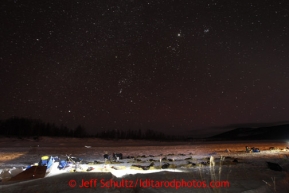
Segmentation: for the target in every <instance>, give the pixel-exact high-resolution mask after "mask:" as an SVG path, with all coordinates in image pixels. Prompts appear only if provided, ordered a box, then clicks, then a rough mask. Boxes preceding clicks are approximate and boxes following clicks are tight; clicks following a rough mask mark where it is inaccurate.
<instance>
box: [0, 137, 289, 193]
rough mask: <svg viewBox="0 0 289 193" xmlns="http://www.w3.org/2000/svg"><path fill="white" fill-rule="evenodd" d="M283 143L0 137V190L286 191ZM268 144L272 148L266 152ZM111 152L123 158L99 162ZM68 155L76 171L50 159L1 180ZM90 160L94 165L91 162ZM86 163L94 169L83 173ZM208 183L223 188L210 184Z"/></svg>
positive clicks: (288, 156) (287, 158)
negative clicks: (26, 175)
mask: <svg viewBox="0 0 289 193" xmlns="http://www.w3.org/2000/svg"><path fill="white" fill-rule="evenodd" d="M245 146H249V147H258V148H259V149H260V150H261V152H260V153H246V152H245ZM287 146H289V145H288V143H287V142H286V141H254V142H253V141H245V142H157V141H136V140H100V139H76V138H73V139H71V138H48V137H45V138H41V139H40V140H39V141H35V140H31V139H14V138H0V173H1V175H0V176H1V178H2V182H1V183H0V192H1V193H2V192H27V193H28V192H29V193H30V192H207V193H211V192H212V193H213V192H214V193H215V192H217V193H220V192H246V193H247V192H289V175H288V174H289V173H288V171H289V151H287V149H286V147H287ZM270 147H275V149H276V150H269V148H270ZM113 152H116V153H122V154H123V158H124V159H123V160H119V162H111V163H109V162H104V158H103V155H104V154H105V153H108V154H110V155H112V153H113ZM67 154H71V155H72V156H75V157H80V158H83V159H84V161H83V162H82V163H83V164H81V165H80V166H81V168H79V169H77V170H76V172H73V171H74V167H73V166H71V167H68V168H66V169H64V170H59V169H57V166H58V163H57V162H55V163H54V165H53V166H52V168H51V170H50V172H49V173H48V174H47V175H46V177H45V178H43V179H34V180H29V181H22V182H9V181H7V180H6V178H7V179H8V178H9V177H11V176H15V175H16V174H17V173H19V172H21V171H22V167H26V166H28V165H30V164H33V163H37V162H38V161H39V160H40V157H41V156H43V155H51V156H58V157H59V158H61V159H65V156H66V155H67ZM128 156H134V157H135V159H133V158H127V157H128ZM211 156H213V157H214V162H215V165H214V166H213V165H212V166H210V165H209V164H205V162H206V163H207V162H208V161H209V159H210V157H211ZM152 160H154V161H152ZM94 161H97V162H98V163H97V164H94V163H93V162H94ZM236 161H237V162H236ZM267 161H269V162H274V163H278V164H279V165H281V166H282V167H283V170H284V171H273V170H270V169H269V168H268V166H267V163H266V162H267ZM152 162H154V166H152V167H150V169H149V170H142V169H140V168H138V167H133V165H136V166H148V165H150V164H151V163H152ZM188 162H190V163H195V164H196V166H192V165H190V164H188ZM165 163H169V164H170V168H168V169H161V168H160V166H162V165H163V164H165ZM13 167H15V168H13ZM88 167H93V168H94V170H92V171H89V172H87V171H86V169H87V168H88ZM9 171H10V173H9ZM95 179H97V181H95ZM101 180H102V182H107V183H110V182H111V181H114V182H119V183H121V182H123V183H124V182H125V180H126V182H133V186H129V185H130V184H127V187H110V188H106V187H101V185H103V186H104V184H102V183H101V182H100V181H101ZM110 180H111V181H110ZM148 180H149V181H150V182H151V180H154V182H156V181H158V182H160V181H163V182H166V183H169V182H176V181H182V180H183V181H186V182H189V181H190V182H193V180H195V182H198V183H202V182H203V183H205V184H206V185H207V188H203V187H201V188H198V187H193V186H192V183H191V184H189V185H191V187H190V188H188V187H180V188H178V189H177V188H176V187H175V186H174V187H164V184H163V185H162V187H161V188H159V187H152V184H150V186H147V187H144V185H145V184H142V187H141V185H140V184H141V182H145V181H148ZM71 181H73V182H75V183H74V185H76V186H75V187H70V185H71V184H70V183H71ZM83 181H87V183H88V186H89V187H87V188H81V187H80V186H81V185H82V182H83ZM211 181H214V182H217V183H219V184H218V185H223V187H218V188H210V187H208V186H209V183H210V182H211ZM225 182H228V183H229V187H224V186H225V185H227V184H220V183H225ZM274 182H275V183H274ZM89 183H90V184H89ZM94 183H95V184H94ZM106 185H107V184H106ZM122 185H123V184H122Z"/></svg>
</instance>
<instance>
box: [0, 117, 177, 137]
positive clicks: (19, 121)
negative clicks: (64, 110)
mask: <svg viewBox="0 0 289 193" xmlns="http://www.w3.org/2000/svg"><path fill="white" fill-rule="evenodd" d="M0 135H2V136H8V137H10V136H11V137H13V136H14V137H19V138H22V137H36V138H38V137H40V136H49V137H78V138H84V137H97V138H102V139H149V140H151V139H152V140H176V139H177V138H176V137H175V136H170V135H165V134H164V133H162V132H158V131H154V130H151V129H148V130H146V131H145V132H143V131H142V130H140V129H139V130H130V129H129V130H126V131H122V130H117V129H113V130H106V131H100V132H98V133H97V134H95V135H90V134H88V133H87V132H86V130H85V128H84V127H82V126H80V125H79V126H77V127H76V128H75V129H69V128H68V127H66V126H64V125H61V126H57V125H55V124H51V123H45V122H43V121H42V120H38V119H26V118H19V117H13V118H10V119H7V120H4V121H3V120H2V121H1V120H0Z"/></svg>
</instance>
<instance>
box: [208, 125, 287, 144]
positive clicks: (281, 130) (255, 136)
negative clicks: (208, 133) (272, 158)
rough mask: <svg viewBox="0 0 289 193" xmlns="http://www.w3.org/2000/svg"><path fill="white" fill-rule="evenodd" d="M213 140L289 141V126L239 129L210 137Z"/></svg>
mask: <svg viewBox="0 0 289 193" xmlns="http://www.w3.org/2000/svg"><path fill="white" fill-rule="evenodd" d="M209 139H211V140H265V139H266V140H279V139H288V140H289V124H286V125H278V126H270V127H259V128H237V129H233V130H231V131H227V132H224V133H221V134H218V135H214V136H212V137H210V138H209Z"/></svg>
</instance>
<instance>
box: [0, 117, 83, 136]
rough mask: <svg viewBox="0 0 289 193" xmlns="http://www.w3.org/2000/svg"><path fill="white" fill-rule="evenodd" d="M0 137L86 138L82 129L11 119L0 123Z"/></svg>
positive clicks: (32, 120) (17, 118)
mask: <svg viewBox="0 0 289 193" xmlns="http://www.w3.org/2000/svg"><path fill="white" fill-rule="evenodd" d="M0 135H3V136H16V137H39V136H49V137H86V136H87V134H86V131H85V129H84V127H82V126H78V127H76V128H75V129H69V128H67V127H66V126H64V125H61V126H56V125H55V124H50V123H44V122H43V121H41V120H38V119H26V118H19V117H13V118H10V119H7V120H4V121H1V122H0Z"/></svg>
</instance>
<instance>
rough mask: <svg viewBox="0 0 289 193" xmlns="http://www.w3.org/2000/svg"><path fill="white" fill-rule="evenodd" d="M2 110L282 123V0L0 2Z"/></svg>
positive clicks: (183, 129) (115, 121)
mask: <svg viewBox="0 0 289 193" xmlns="http://www.w3.org/2000/svg"><path fill="white" fill-rule="evenodd" d="M0 21H1V22H0V25H1V30H0V38H1V44H0V46H1V47H0V48H1V51H0V89H1V95H0V119H2V120H3V119H7V118H10V117H12V116H18V117H25V118H31V119H41V120H43V121H45V122H50V123H55V124H57V125H60V124H64V125H66V126H68V127H69V128H75V127H76V126H77V125H82V126H84V127H85V128H86V130H87V131H88V132H91V133H93V132H95V131H100V130H105V129H122V130H126V129H143V130H146V129H154V130H158V131H162V132H165V133H168V134H178V135H186V136H193V137H199V136H208V135H212V134H216V133H219V132H222V131H224V130H225V128H227V129H228V128H229V127H230V126H232V125H250V124H254V125H258V124H260V125H261V124H263V125H264V124H271V123H274V124H276V123H281V122H282V123H284V122H288V121H289V117H288V114H289V113H288V110H289V45H288V43H289V34H288V33H289V2H288V1H287V0H283V1H280V0H251V1H248V0H239V1H238V0H234V1H233V0H227V1H225V0H198V1H197V0H180V1H176V0H175V1H173V0H155V1H152V0H128V1H124V0H111V1H110V0H98V1H96V0H89V1H88V0H79V1H75V0H61V1H39V0H37V1H36V0H30V1H27V0H12V1H11V0H4V1H3V2H2V3H1V10H0Z"/></svg>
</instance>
